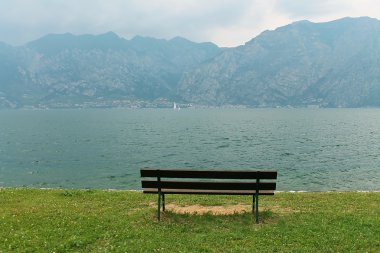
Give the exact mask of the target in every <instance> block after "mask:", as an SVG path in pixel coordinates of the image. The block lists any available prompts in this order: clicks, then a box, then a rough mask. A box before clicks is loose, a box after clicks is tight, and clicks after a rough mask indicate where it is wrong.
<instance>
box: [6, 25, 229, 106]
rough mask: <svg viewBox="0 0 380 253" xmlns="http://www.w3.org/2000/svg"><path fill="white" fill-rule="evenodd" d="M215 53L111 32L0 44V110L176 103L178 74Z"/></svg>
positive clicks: (179, 41) (207, 46) (208, 47)
mask: <svg viewBox="0 0 380 253" xmlns="http://www.w3.org/2000/svg"><path fill="white" fill-rule="evenodd" d="M3 47H4V48H5V49H2V48H3ZM221 51H222V49H220V48H219V47H217V46H216V45H215V44H212V43H194V42H191V41H189V40H186V39H183V38H179V37H177V38H174V39H172V40H163V39H154V38H147V37H140V36H137V37H135V38H133V39H131V40H126V39H123V38H120V37H119V36H117V35H116V34H115V33H112V32H109V33H106V34H101V35H73V34H70V33H66V34H49V35H46V36H44V37H42V38H40V39H38V40H35V41H32V42H30V43H27V44H26V45H25V46H23V47H18V48H12V47H10V46H5V45H0V62H1V63H2V64H3V65H4V68H3V69H4V71H3V72H2V73H0V99H2V100H0V101H3V102H0V103H1V104H0V106H2V107H5V106H6V105H8V107H23V106H25V105H27V106H38V107H75V106H83V104H87V105H89V106H130V105H133V103H136V101H137V102H141V101H142V102H144V101H154V100H157V99H159V100H168V99H170V100H173V99H178V97H177V94H176V91H177V90H178V87H177V85H178V83H179V80H180V78H181V76H182V73H183V72H184V71H187V70H189V69H192V68H194V67H195V66H198V65H199V64H200V63H201V62H204V61H206V60H209V59H211V58H213V57H214V56H216V55H217V54H219V53H220V52H221ZM2 52H3V53H2Z"/></svg>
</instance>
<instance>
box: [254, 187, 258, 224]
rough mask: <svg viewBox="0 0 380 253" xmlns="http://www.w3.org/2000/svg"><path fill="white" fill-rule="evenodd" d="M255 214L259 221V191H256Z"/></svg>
mask: <svg viewBox="0 0 380 253" xmlns="http://www.w3.org/2000/svg"><path fill="white" fill-rule="evenodd" d="M255 204H256V206H255V216H256V223H259V193H258V192H256V202H255Z"/></svg>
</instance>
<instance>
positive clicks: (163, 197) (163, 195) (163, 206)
mask: <svg viewBox="0 0 380 253" xmlns="http://www.w3.org/2000/svg"><path fill="white" fill-rule="evenodd" d="M162 211H163V212H165V194H163V193H162Z"/></svg>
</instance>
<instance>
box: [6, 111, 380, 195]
mask: <svg viewBox="0 0 380 253" xmlns="http://www.w3.org/2000/svg"><path fill="white" fill-rule="evenodd" d="M141 167H158V168H197V169H202V168H208V169H212V168H215V169H275V170H277V171H278V173H279V174H278V190H283V191H289V190H296V191H302V190H304V191H346V190H363V191H367V190H369V191H373V190H376V191H378V190H380V109H182V110H180V111H174V110H171V109H84V110H41V111H38V110H35V111H33V110H2V111H0V187H11V186H28V187H53V188H55V187H65V188H107V189H108V188H112V189H139V188H140V178H139V169H140V168H141Z"/></svg>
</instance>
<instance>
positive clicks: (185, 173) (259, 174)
mask: <svg viewBox="0 0 380 253" xmlns="http://www.w3.org/2000/svg"><path fill="white" fill-rule="evenodd" d="M140 173H141V177H157V176H160V177H162V178H206V179H211V178H213V179H257V178H258V179H277V171H272V170H266V171H259V170H231V171H223V170H182V169H154V168H143V169H141V170H140Z"/></svg>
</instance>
